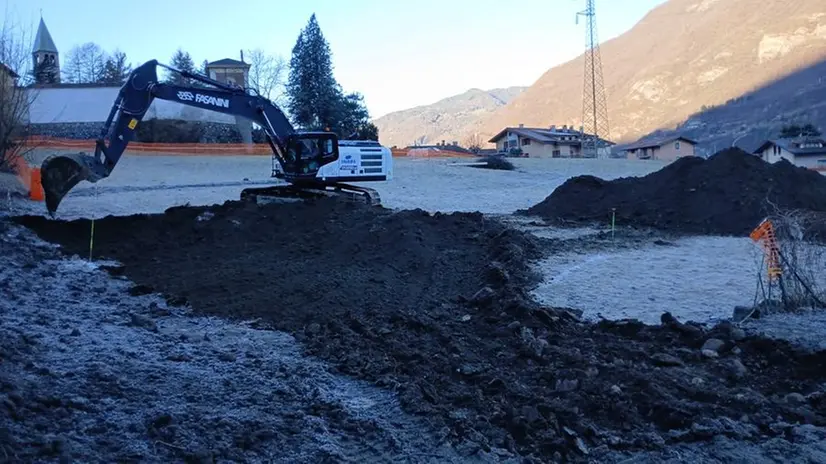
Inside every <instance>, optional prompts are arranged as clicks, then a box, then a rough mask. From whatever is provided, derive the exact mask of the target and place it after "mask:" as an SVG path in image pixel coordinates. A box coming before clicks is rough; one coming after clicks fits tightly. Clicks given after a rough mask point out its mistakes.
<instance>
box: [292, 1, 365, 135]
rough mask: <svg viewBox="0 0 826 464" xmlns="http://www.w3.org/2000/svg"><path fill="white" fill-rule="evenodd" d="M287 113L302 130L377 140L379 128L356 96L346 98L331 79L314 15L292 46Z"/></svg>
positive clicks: (327, 54)
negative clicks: (324, 131) (326, 131)
mask: <svg viewBox="0 0 826 464" xmlns="http://www.w3.org/2000/svg"><path fill="white" fill-rule="evenodd" d="M287 97H288V99H287V110H288V112H289V113H290V115H291V116H292V118H293V123H294V124H295V125H297V126H299V127H301V128H303V129H305V130H330V131H331V132H335V133H336V134H337V135H338V136H339V138H342V139H353V138H355V139H362V140H378V128H376V126H375V125H373V124H372V123H371V122H370V113H369V112H368V111H367V107H366V106H365V105H364V98H363V97H362V95H361V94H359V93H349V94H345V93H344V91H343V90H342V89H341V86H340V85H339V84H338V82H337V81H336V79H335V77H334V76H333V64H332V58H331V53H330V45H329V44H328V43H327V40H326V39H325V38H324V35H323V34H322V32H321V28H320V27H319V25H318V21H317V20H316V17H315V14H313V15H312V16H311V17H310V20H309V22H308V23H307V26H306V27H305V28H304V29H303V30H302V31H301V33H300V34H299V36H298V39H297V40H296V43H295V46H293V50H292V57H291V59H290V75H289V79H288V81H287Z"/></svg>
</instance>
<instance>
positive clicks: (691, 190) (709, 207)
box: [520, 148, 826, 235]
mask: <svg viewBox="0 0 826 464" xmlns="http://www.w3.org/2000/svg"><path fill="white" fill-rule="evenodd" d="M775 207H777V208H781V209H806V210H812V211H826V177H824V176H822V175H821V174H819V173H817V172H815V171H811V170H808V169H804V168H800V167H796V166H794V165H792V164H791V163H789V162H787V161H785V160H784V161H781V162H779V163H775V164H769V163H766V162H764V161H762V160H760V159H759V158H757V157H756V156H754V155H751V154H748V153H746V152H744V151H742V150H740V149H737V148H733V149H729V150H724V151H721V152H719V153H717V154H715V155H713V156H712V157H710V158H709V159H707V160H706V159H702V158H698V157H687V158H681V159H679V160H677V161H675V162H673V163H671V164H669V165H668V166H666V167H664V168H663V169H661V170H659V171H657V172H654V173H651V174H649V175H647V176H644V177H627V178H620V179H615V180H611V181H606V180H602V179H599V178H597V177H593V176H577V177H574V178H571V179H569V180H568V181H566V182H565V183H564V184H562V185H561V186H559V187H558V188H557V189H556V190H554V191H553V193H551V195H550V196H548V197H547V198H546V199H545V200H543V201H542V202H540V203H538V204H536V205H534V206H532V207H531V208H529V209H527V210H523V211H520V213H522V214H530V215H537V216H541V217H543V218H546V219H548V220H552V221H570V222H592V221H598V222H601V223H603V224H608V223H610V221H611V214H612V210H613V209H614V208H615V209H616V220H617V224H618V225H639V226H650V227H656V228H660V229H666V230H676V231H683V232H689V233H702V234H721V235H745V234H748V233H749V232H751V231H752V230H753V229H754V228H755V227H756V226H757V224H758V223H759V222H760V221H761V220H762V219H764V218H765V217H767V216H768V215H770V214H772V213H774V212H775Z"/></svg>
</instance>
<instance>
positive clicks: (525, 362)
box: [18, 202, 826, 462]
mask: <svg viewBox="0 0 826 464" xmlns="http://www.w3.org/2000/svg"><path fill="white" fill-rule="evenodd" d="M18 221H19V222H21V223H23V224H25V225H28V226H29V227H31V228H33V229H34V230H36V231H37V232H38V233H39V234H40V235H41V236H42V237H44V238H46V239H49V240H53V241H57V242H59V243H61V244H63V245H64V247H65V250H66V251H67V252H68V253H78V254H80V255H81V256H83V255H85V254H87V253H88V243H89V241H88V233H89V229H90V224H89V222H88V221H73V222H68V223H67V222H58V221H47V220H45V219H44V218H40V217H24V218H18ZM95 230H96V237H95V247H96V251H95V253H96V255H97V256H105V257H111V258H114V259H117V260H118V261H120V262H122V263H123V264H124V267H123V268H118V269H112V271H113V272H115V273H118V274H125V275H126V276H128V277H129V278H130V279H132V280H133V281H135V282H136V284H138V285H143V286H146V287H145V288H139V289H137V290H140V291H137V290H136V291H137V293H143V292H145V291H148V290H153V291H156V292H160V293H163V294H166V295H167V297H168V298H169V301H170V302H171V303H176V304H180V303H183V302H185V301H186V302H189V303H190V304H191V305H192V306H193V308H194V309H195V310H196V311H198V312H201V313H205V314H213V315H218V316H223V317H227V318H245V319H259V320H260V326H262V327H273V328H277V329H280V330H284V331H287V332H289V333H291V334H293V335H294V336H295V337H296V338H297V339H298V340H299V341H300V342H301V343H302V345H303V346H304V347H305V348H306V350H307V351H308V352H309V353H311V354H314V355H317V356H319V357H320V358H322V359H325V360H327V361H329V362H330V363H331V364H332V365H334V366H335V367H336V368H337V369H338V370H339V371H341V372H343V373H346V374H349V375H352V376H355V377H357V378H361V379H366V380H369V381H371V382H374V383H375V384H377V385H379V386H381V387H384V388H387V389H390V390H392V391H394V392H396V393H397V394H398V395H399V398H400V399H401V403H402V407H403V408H404V409H405V410H406V411H408V412H413V413H417V414H421V415H422V416H423V417H426V418H427V419H428V421H430V422H431V424H432V425H434V426H435V427H437V428H440V429H441V430H442V434H441V437H442V439H444V440H447V441H449V442H451V443H453V444H455V445H456V446H457V447H458V448H459V449H460V450H461V452H462V453H464V454H473V453H475V452H476V451H478V450H484V451H488V452H492V453H496V454H501V455H502V456H508V455H509V454H510V453H516V454H519V455H522V456H530V457H533V458H536V459H537V460H541V461H544V462H547V461H548V460H551V459H561V458H566V459H570V460H579V459H584V458H586V457H587V458H594V457H595V456H600V455H603V454H605V453H607V452H608V451H609V450H652V449H654V450H656V449H661V448H662V447H663V446H665V445H666V444H673V443H686V442H694V441H703V440H710V439H711V438H713V437H714V436H721V435H722V436H728V437H731V438H733V439H737V440H758V439H762V438H764V437H765V436H775V437H777V436H783V435H784V434H786V433H787V432H788V431H789V430H790V428H792V427H793V426H791V425H789V424H795V423H806V424H815V425H826V401H824V399H826V392H823V391H822V388H821V385H822V383H823V382H824V380H826V370H824V367H825V366H824V358H823V356H821V355H805V354H798V353H796V352H794V351H793V350H792V349H791V348H790V347H789V346H788V345H785V344H782V343H778V342H767V341H764V340H756V339H750V338H746V339H744V338H743V337H742V334H740V333H738V332H737V330H735V329H734V328H731V327H719V328H717V329H716V330H715V331H713V332H711V333H707V332H705V331H704V330H703V329H701V328H699V327H695V326H691V325H684V324H681V323H678V322H676V321H673V320H670V319H666V320H665V322H666V323H665V324H664V326H663V327H646V326H643V325H642V324H639V323H633V322H620V323H607V322H606V323H603V324H600V325H596V326H595V325H586V324H581V323H579V322H578V321H576V320H575V319H574V317H573V316H571V315H570V314H568V313H567V312H565V311H562V310H551V309H547V308H541V307H538V306H537V305H536V304H534V303H533V302H531V301H530V300H529V298H528V297H527V295H526V289H528V288H529V286H530V283H531V282H533V279H534V278H535V277H534V276H533V274H532V272H531V271H530V270H529V267H528V263H529V261H530V259H531V258H533V257H537V256H539V255H540V254H541V253H542V252H543V251H548V250H553V249H554V248H555V247H556V246H558V247H559V248H561V247H562V246H564V245H563V244H562V243H558V242H551V241H547V242H540V241H538V239H534V238H532V237H530V236H526V235H524V234H522V233H519V232H515V231H513V230H510V229H507V228H505V227H503V226H501V225H499V224H498V223H496V222H494V221H492V220H490V219H486V218H485V217H483V216H482V215H481V214H471V213H455V214H450V215H444V214H435V215H430V214H427V213H425V212H422V211H404V212H400V213H391V212H389V211H385V210H381V209H377V208H364V207H356V206H345V205H336V204H334V203H329V202H320V203H317V204H315V205H313V206H308V205H280V206H278V205H270V206H267V207H261V208H258V207H255V206H252V205H239V204H236V203H227V204H225V205H223V206H218V207H210V208H175V209H171V210H168V211H167V212H166V213H165V214H163V215H153V216H144V215H139V216H130V217H120V218H105V219H98V220H97V221H96V222H95ZM555 244H556V245H555ZM710 339H712V340H711V341H709V340H710ZM718 339H719V340H718ZM703 348H705V351H702V350H701V349H703ZM792 392H795V393H797V394H798V395H796V396H794V397H793V398H792V400H788V399H787V395H788V394H789V393H792Z"/></svg>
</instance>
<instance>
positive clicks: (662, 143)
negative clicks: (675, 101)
mask: <svg viewBox="0 0 826 464" xmlns="http://www.w3.org/2000/svg"><path fill="white" fill-rule="evenodd" d="M696 146H697V142H695V141H694V140H691V139H689V138H687V137H683V136H680V135H678V136H670V137H665V138H659V139H650V140H645V141H637V142H634V143H632V144H630V145H626V146H624V147H623V148H622V150H623V151H624V152H625V154H626V158H628V159H655V160H665V161H674V160H676V159H677V158H682V157H684V156H695V151H694V148H695V147H696Z"/></svg>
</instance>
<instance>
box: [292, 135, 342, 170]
mask: <svg viewBox="0 0 826 464" xmlns="http://www.w3.org/2000/svg"><path fill="white" fill-rule="evenodd" d="M337 159H338V139H337V137H336V135H335V134H334V133H331V132H304V133H297V134H293V135H291V136H290V137H289V138H288V140H287V152H286V153H285V159H284V160H283V164H284V174H285V175H284V177H285V178H286V179H288V180H297V181H300V180H302V179H315V177H316V174H317V173H318V170H319V169H320V168H321V167H322V166H324V165H326V164H329V163H332V162H334V161H336V160H337Z"/></svg>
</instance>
